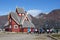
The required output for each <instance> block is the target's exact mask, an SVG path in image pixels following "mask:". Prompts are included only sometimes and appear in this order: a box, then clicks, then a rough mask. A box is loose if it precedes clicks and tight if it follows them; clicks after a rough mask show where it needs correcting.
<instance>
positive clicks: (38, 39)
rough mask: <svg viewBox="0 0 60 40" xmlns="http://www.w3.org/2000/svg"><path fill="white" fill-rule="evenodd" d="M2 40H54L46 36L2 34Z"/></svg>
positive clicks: (0, 39) (0, 35) (0, 37)
mask: <svg viewBox="0 0 60 40" xmlns="http://www.w3.org/2000/svg"><path fill="white" fill-rule="evenodd" d="M0 40H52V39H51V38H49V37H47V36H46V35H45V34H39V35H38V34H19V33H18V34H0Z"/></svg>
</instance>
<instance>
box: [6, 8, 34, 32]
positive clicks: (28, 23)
mask: <svg viewBox="0 0 60 40" xmlns="http://www.w3.org/2000/svg"><path fill="white" fill-rule="evenodd" d="M34 28H35V26H34V24H33V23H32V19H31V17H30V15H29V14H28V13H27V12H26V11H24V9H22V8H16V11H15V12H10V13H9V15H8V22H7V23H6V24H5V30H6V31H11V32H28V31H31V32H33V29H34Z"/></svg>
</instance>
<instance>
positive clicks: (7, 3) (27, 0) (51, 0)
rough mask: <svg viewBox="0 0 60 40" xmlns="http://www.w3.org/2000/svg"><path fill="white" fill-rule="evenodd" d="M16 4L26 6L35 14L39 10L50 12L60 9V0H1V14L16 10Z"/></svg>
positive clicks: (25, 7) (26, 8)
mask: <svg viewBox="0 0 60 40" xmlns="http://www.w3.org/2000/svg"><path fill="white" fill-rule="evenodd" d="M16 6H18V7H22V8H24V9H25V10H26V11H28V12H29V13H30V14H31V15H33V16H35V15H37V14H38V13H39V12H50V11H51V10H53V9H60V0H0V15H6V14H8V12H10V11H15V9H16ZM32 12H33V13H32ZM36 12H37V13H36Z"/></svg>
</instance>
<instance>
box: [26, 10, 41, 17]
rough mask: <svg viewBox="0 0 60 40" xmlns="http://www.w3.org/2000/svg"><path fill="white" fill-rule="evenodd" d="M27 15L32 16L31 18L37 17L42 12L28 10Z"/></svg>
mask: <svg viewBox="0 0 60 40" xmlns="http://www.w3.org/2000/svg"><path fill="white" fill-rule="evenodd" d="M27 12H28V13H29V14H31V15H33V16H36V15H38V14H39V13H41V12H42V11H41V10H37V9H33V10H28V11H27Z"/></svg>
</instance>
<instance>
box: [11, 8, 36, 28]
mask: <svg viewBox="0 0 60 40" xmlns="http://www.w3.org/2000/svg"><path fill="white" fill-rule="evenodd" d="M17 11H18V14H22V13H23V14H25V15H24V16H19V15H18V14H17V12H10V14H11V17H12V19H13V20H14V21H15V22H16V23H17V24H18V25H20V24H22V22H23V20H24V22H23V24H22V26H23V27H35V26H34V24H33V23H32V22H31V21H32V19H31V17H30V14H27V13H26V12H25V11H24V10H23V9H22V8H17ZM26 15H27V16H26ZM25 17H27V18H28V20H29V21H26V20H25V19H24V18H25Z"/></svg>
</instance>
